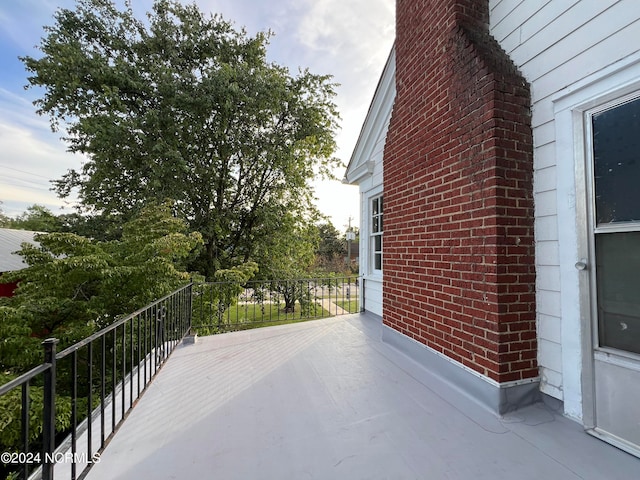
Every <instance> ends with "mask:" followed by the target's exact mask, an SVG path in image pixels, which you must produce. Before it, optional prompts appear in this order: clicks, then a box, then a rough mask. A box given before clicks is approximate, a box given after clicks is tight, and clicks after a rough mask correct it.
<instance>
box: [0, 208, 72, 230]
mask: <svg viewBox="0 0 640 480" xmlns="http://www.w3.org/2000/svg"><path fill="white" fill-rule="evenodd" d="M6 226H7V227H8V228H15V229H18V230H31V231H34V232H59V231H60V230H61V229H62V222H61V220H60V218H59V217H57V216H56V215H54V214H53V212H51V210H49V209H48V208H47V207H45V206H44V205H38V204H33V205H31V206H30V207H29V208H27V210H26V212H24V213H22V214H21V215H18V216H17V217H16V218H14V219H8V222H6Z"/></svg>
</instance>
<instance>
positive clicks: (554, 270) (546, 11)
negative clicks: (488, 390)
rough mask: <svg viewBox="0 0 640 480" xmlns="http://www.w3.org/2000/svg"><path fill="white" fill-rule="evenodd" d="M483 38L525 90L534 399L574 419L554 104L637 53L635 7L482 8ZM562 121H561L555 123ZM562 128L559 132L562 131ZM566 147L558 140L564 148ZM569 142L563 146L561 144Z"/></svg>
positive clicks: (571, 181) (567, 251)
mask: <svg viewBox="0 0 640 480" xmlns="http://www.w3.org/2000/svg"><path fill="white" fill-rule="evenodd" d="M489 4H490V11H491V18H490V25H491V27H490V28H491V33H492V34H493V36H494V37H495V38H496V40H498V42H500V44H501V45H502V47H503V48H504V50H505V51H506V52H507V53H508V54H509V55H510V56H511V58H512V59H513V60H514V62H515V64H516V65H517V66H518V67H519V68H520V71H521V72H522V73H523V74H524V76H525V77H526V78H527V80H528V81H529V83H530V84H531V91H532V101H533V106H532V123H533V137H534V171H535V173H534V198H535V212H536V213H535V215H536V219H535V227H536V270H537V282H536V290H537V314H538V341H539V354H538V360H539V363H540V373H541V378H542V385H541V388H542V391H543V392H545V393H547V394H549V395H551V396H554V397H556V398H559V399H563V400H564V402H565V411H566V412H567V413H568V414H569V415H572V416H574V417H578V418H579V417H581V411H582V409H581V391H580V385H581V384H580V373H581V372H580V359H581V356H582V355H583V354H586V352H582V351H581V347H580V342H579V338H580V335H581V332H580V329H581V328H583V326H584V325H583V323H584V322H581V320H580V311H579V306H578V305H579V303H580V302H579V298H576V295H578V294H579V292H578V291H577V288H575V286H576V285H577V284H578V277H577V275H578V273H577V271H576V270H575V269H574V267H573V265H574V263H575V262H576V261H577V260H578V259H579V258H578V248H579V246H578V243H579V242H578V238H577V237H578V236H579V234H578V232H577V227H576V198H575V191H576V189H575V174H574V171H575V165H574V158H572V157H569V158H567V157H565V156H563V158H557V154H556V152H557V151H561V152H562V151H563V150H562V148H560V146H559V145H557V144H556V142H557V141H558V139H557V138H556V132H557V131H558V127H559V126H558V125H556V124H555V122H556V121H557V118H558V116H557V114H556V112H555V111H554V106H555V105H554V98H555V97H557V96H558V94H559V92H568V91H571V89H572V88H574V86H576V85H578V84H581V83H582V84H583V83H584V79H585V78H587V77H590V76H591V77H593V76H597V75H598V72H601V71H603V70H604V69H606V68H607V67H610V66H612V65H615V64H616V62H620V61H624V59H626V58H628V57H629V56H630V55H633V54H634V53H636V52H638V51H639V50H640V42H639V41H638V40H639V39H640V1H637V0H619V1H615V0H524V1H522V0H490V2H489ZM561 118H565V117H561ZM563 128H564V126H560V129H561V130H562V129H563ZM565 140H567V139H561V141H565ZM569 141H571V139H569Z"/></svg>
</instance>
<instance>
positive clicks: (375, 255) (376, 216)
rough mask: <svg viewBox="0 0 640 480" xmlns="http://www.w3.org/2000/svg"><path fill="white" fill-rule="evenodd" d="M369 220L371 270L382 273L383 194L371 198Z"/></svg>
mask: <svg viewBox="0 0 640 480" xmlns="http://www.w3.org/2000/svg"><path fill="white" fill-rule="evenodd" d="M369 222H370V227H369V239H370V240H369V245H370V248H371V254H370V261H371V266H370V268H369V270H370V272H371V273H382V269H383V255H384V254H383V252H384V240H383V233H384V202H383V196H382V194H380V195H376V196H373V197H371V198H370V199H369ZM377 247H379V248H377ZM378 266H379V268H378Z"/></svg>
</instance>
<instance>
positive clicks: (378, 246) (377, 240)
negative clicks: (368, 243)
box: [373, 235, 382, 252]
mask: <svg viewBox="0 0 640 480" xmlns="http://www.w3.org/2000/svg"><path fill="white" fill-rule="evenodd" d="M373 243H374V246H373V251H374V252H381V251H382V235H376V236H375V237H373Z"/></svg>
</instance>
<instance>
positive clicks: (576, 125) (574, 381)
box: [552, 53, 640, 433]
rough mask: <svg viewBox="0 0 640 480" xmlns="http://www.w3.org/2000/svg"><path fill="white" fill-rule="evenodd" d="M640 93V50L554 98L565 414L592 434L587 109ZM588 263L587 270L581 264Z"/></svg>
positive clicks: (592, 318)
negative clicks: (578, 267)
mask: <svg viewBox="0 0 640 480" xmlns="http://www.w3.org/2000/svg"><path fill="white" fill-rule="evenodd" d="M634 92H640V53H638V54H634V55H632V56H630V57H627V58H625V59H623V60H620V61H618V62H617V63H615V64H613V65H611V66H609V67H607V68H605V69H603V70H601V71H599V72H597V73H595V74H592V75H590V76H588V77H586V78H584V79H580V80H579V81H577V82H575V83H574V84H572V85H570V86H568V87H566V88H564V89H563V90H561V91H560V92H558V93H557V94H555V95H554V96H553V97H552V102H553V109H554V112H553V114H554V116H553V119H554V133H555V138H554V141H555V155H556V162H555V164H556V169H557V186H556V187H557V188H556V196H557V197H556V202H557V218H558V241H559V249H560V251H559V253H560V259H561V261H560V275H561V286H560V290H561V291H560V309H561V311H562V330H561V345H562V388H563V401H564V409H565V415H567V416H569V417H572V418H575V419H576V420H579V421H580V422H581V423H582V424H583V426H584V428H585V429H586V430H587V431H589V432H590V433H591V432H593V429H594V427H595V364H594V345H595V343H594V336H593V333H594V329H593V323H592V322H593V321H594V320H595V319H594V316H593V312H592V307H593V303H592V301H591V299H592V294H593V292H594V290H593V289H594V287H595V286H594V284H593V282H592V281H591V272H590V271H589V261H590V259H591V258H592V256H591V254H592V245H591V244H592V238H591V237H592V233H591V230H590V218H589V212H590V206H589V205H588V202H589V199H590V185H589V183H588V178H589V177H588V175H589V169H588V168H587V167H588V164H587V162H588V161H590V155H588V150H587V148H588V146H589V145H590V143H591V142H590V139H589V138H588V137H587V135H589V134H590V133H589V129H587V128H585V127H586V126H585V118H586V116H585V115H586V113H587V112H589V111H591V110H593V109H595V108H597V107H599V106H602V105H605V104H607V103H609V102H612V101H615V100H617V99H619V98H622V97H624V96H627V95H630V94H633V93H634ZM580 263H585V264H586V268H585V269H584V270H578V269H577V266H579V264H580Z"/></svg>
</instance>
